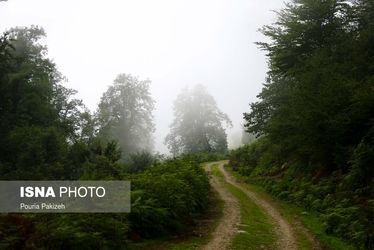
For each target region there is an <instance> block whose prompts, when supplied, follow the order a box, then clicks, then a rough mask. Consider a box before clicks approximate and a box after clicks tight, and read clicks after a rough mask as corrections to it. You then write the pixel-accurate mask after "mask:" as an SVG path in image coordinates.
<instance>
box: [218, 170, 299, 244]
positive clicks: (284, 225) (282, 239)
mask: <svg viewBox="0 0 374 250" xmlns="http://www.w3.org/2000/svg"><path fill="white" fill-rule="evenodd" d="M223 166H224V163H221V164H219V169H220V171H221V172H222V173H223V175H224V176H225V180H226V181H227V182H228V183H230V184H231V185H233V186H235V187H237V188H239V189H240V190H242V191H243V192H244V193H245V194H246V195H247V196H248V197H249V198H250V199H251V200H253V201H254V202H255V203H256V204H257V205H258V206H260V207H261V208H262V209H263V210H264V211H265V213H267V214H268V215H269V216H270V217H271V219H272V221H273V223H274V225H275V230H276V234H277V236H278V239H277V242H276V247H277V249H282V250H283V249H287V250H296V249H298V248H297V244H296V239H295V236H294V234H293V231H292V227H291V225H290V224H289V223H288V222H287V221H286V219H284V218H283V216H282V215H281V214H280V213H279V211H278V210H277V209H276V208H274V207H273V206H272V205H271V204H270V203H269V202H267V201H265V200H264V199H262V198H261V197H259V196H258V195H257V194H256V193H254V192H251V191H249V190H248V189H246V188H244V187H242V186H241V185H240V184H238V183H237V182H236V181H235V180H234V178H233V177H232V176H231V175H230V174H229V173H228V172H227V171H226V170H225V168H224V167H223Z"/></svg>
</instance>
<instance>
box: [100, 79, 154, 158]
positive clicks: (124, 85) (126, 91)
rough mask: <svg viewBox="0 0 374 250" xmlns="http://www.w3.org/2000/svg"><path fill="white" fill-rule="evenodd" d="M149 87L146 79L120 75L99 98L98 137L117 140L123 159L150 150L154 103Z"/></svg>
mask: <svg viewBox="0 0 374 250" xmlns="http://www.w3.org/2000/svg"><path fill="white" fill-rule="evenodd" d="M149 84H150V81H149V80H139V79H138V78H137V77H133V76H131V75H128V74H119V75H118V76H117V78H116V79H115V80H114V83H113V85H111V86H110V87H109V88H108V90H107V91H106V92H105V93H104V94H103V96H102V97H101V101H100V104H99V109H98V112H97V117H98V123H99V130H100V133H99V136H100V137H101V138H103V139H105V140H110V139H116V140H118V142H119V146H120V147H121V149H122V152H124V154H123V157H126V156H127V157H128V156H129V154H131V153H136V152H139V151H141V150H147V151H150V150H151V149H152V145H153V138H152V134H153V132H154V130H155V125H154V122H153V115H152V111H153V110H154V100H153V99H152V97H151V95H150V93H149Z"/></svg>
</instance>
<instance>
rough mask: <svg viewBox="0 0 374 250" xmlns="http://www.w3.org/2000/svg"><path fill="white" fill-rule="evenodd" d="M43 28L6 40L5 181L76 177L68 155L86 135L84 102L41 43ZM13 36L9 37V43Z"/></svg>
mask: <svg viewBox="0 0 374 250" xmlns="http://www.w3.org/2000/svg"><path fill="white" fill-rule="evenodd" d="M43 36H45V32H44V30H43V29H42V28H39V27H37V26H31V27H30V28H23V27H21V28H13V29H10V30H9V31H8V32H7V35H5V36H3V37H2V38H1V41H0V44H1V45H0V57H1V63H0V70H1V77H0V151H1V154H0V171H1V176H2V178H13V179H44V178H54V179H61V178H67V177H68V176H70V174H68V172H69V171H67V166H69V164H68V159H67V154H68V151H69V148H70V146H71V145H72V144H73V143H74V142H75V141H76V140H77V139H78V137H79V136H80V132H79V131H80V129H79V128H78V127H76V124H78V123H77V120H78V119H80V116H81V112H80V109H81V108H82V107H83V105H82V103H81V101H79V100H76V99H73V95H74V93H75V91H73V90H70V89H67V88H65V87H63V86H62V83H63V82H64V78H63V77H62V75H61V74H60V73H59V72H58V70H57V68H56V66H55V65H54V63H53V62H52V61H51V60H50V59H49V58H47V48H46V47H45V46H43V45H41V44H40V43H39V40H40V39H41V38H42V37H43ZM8 37H9V39H8Z"/></svg>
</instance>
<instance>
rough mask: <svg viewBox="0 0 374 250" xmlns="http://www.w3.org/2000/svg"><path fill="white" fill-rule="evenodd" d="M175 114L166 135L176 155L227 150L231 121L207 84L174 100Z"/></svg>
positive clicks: (172, 151) (198, 86)
mask: <svg viewBox="0 0 374 250" xmlns="http://www.w3.org/2000/svg"><path fill="white" fill-rule="evenodd" d="M174 116H175V118H174V121H173V123H172V124H171V125H170V133H169V134H168V135H167V137H166V138H165V143H166V144H167V146H168V148H169V149H170V151H171V153H172V154H173V155H179V154H189V153H197V152H225V151H227V135H226V132H225V129H224V125H227V126H231V121H230V119H229V117H228V116H227V115H226V114H224V113H223V112H222V111H221V110H219V109H218V107H217V104H216V102H215V100H214V98H213V97H212V96H211V95H210V94H209V93H208V92H207V90H206V89H205V87H204V86H202V85H196V86H195V87H194V88H192V89H188V88H186V89H184V90H183V91H182V93H181V94H179V95H178V97H177V99H176V100H175V102H174Z"/></svg>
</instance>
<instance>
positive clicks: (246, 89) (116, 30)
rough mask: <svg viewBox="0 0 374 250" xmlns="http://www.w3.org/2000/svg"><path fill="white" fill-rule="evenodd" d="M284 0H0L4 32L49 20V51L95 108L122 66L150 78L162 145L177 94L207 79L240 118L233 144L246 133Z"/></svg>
mask: <svg viewBox="0 0 374 250" xmlns="http://www.w3.org/2000/svg"><path fill="white" fill-rule="evenodd" d="M282 6H284V3H283V1H280V0H267V1H261V0H251V1H249V0H247V1H244V0H237V1H229V0H220V1H213V0H204V1H197V0H192V1H191V0H190V1H184V0H183V1H182V0H181V1H174V0H161V1H151V0H137V1H135V0H134V1H114V0H113V1H105V2H103V1H72V0H71V1H46V0H37V1H26V0H10V1H7V2H0V20H1V26H0V31H1V32H3V31H5V30H7V29H9V28H11V27H15V26H30V25H32V24H34V25H39V26H41V27H43V28H44V29H45V31H46V33H47V37H46V38H45V39H43V43H45V44H46V45H48V50H49V57H50V58H52V59H53V60H54V62H55V63H56V64H57V67H58V69H59V70H60V71H61V72H62V73H63V74H64V75H65V76H66V77H67V79H68V82H67V83H66V84H65V86H67V87H69V88H73V89H76V90H77V91H78V94H77V96H76V97H77V98H80V99H82V100H83V102H84V103H85V105H86V106H87V107H88V108H89V109H90V110H91V111H95V110H96V108H97V104H98V103H99V101H100V97H101V96H102V94H103V92H105V91H106V89H107V88H108V86H109V85H111V84H112V83H113V80H114V79H115V77H116V76H117V75H118V74H119V73H128V74H132V75H134V76H138V77H139V78H140V79H147V78H148V79H150V80H151V81H152V83H151V85H150V89H151V94H152V96H153V98H154V99H155V101H156V105H155V107H156V110H155V112H154V116H155V122H156V132H155V134H154V136H155V150H156V151H159V152H161V153H167V152H168V150H167V148H166V146H165V145H164V144H163V141H164V138H165V136H166V135H167V133H168V132H169V125H170V123H171V122H172V120H173V111H172V106H173V101H174V100H175V98H176V97H177V95H178V94H179V93H180V92H181V91H182V89H183V88H185V87H186V86H193V85H195V84H203V85H204V86H206V88H207V90H208V91H209V93H210V94H211V95H212V96H213V97H214V98H215V99H216V101H217V105H218V107H219V108H220V109H221V110H222V111H223V112H225V113H227V114H228V115H229V117H230V119H231V120H232V122H233V125H234V126H233V128H232V129H231V130H230V131H228V141H229V146H230V147H234V146H236V145H238V143H240V140H241V130H242V128H241V124H242V123H243V122H242V113H243V112H246V111H249V105H248V104H249V103H250V102H253V101H255V100H256V95H257V94H258V93H259V92H260V90H261V88H262V83H263V82H264V79H265V74H266V71H267V65H266V60H265V55H264V52H262V51H260V49H259V48H258V47H257V46H256V45H255V44H254V42H256V41H264V40H265V37H264V36H262V35H261V34H260V33H259V32H258V29H259V28H261V27H262V26H263V25H266V24H270V23H272V22H274V21H275V13H274V12H273V10H278V9H280V8H281V7H282Z"/></svg>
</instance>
